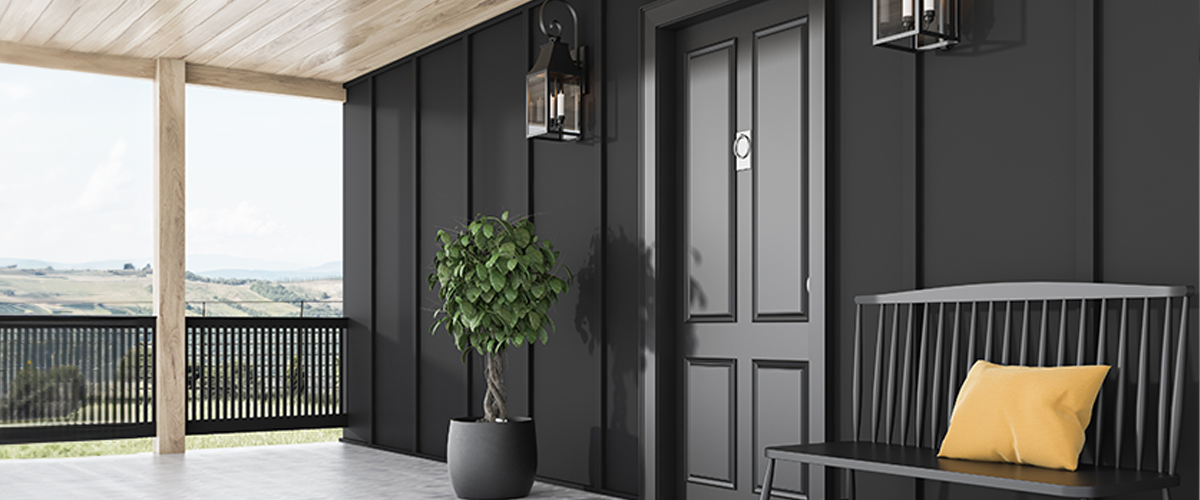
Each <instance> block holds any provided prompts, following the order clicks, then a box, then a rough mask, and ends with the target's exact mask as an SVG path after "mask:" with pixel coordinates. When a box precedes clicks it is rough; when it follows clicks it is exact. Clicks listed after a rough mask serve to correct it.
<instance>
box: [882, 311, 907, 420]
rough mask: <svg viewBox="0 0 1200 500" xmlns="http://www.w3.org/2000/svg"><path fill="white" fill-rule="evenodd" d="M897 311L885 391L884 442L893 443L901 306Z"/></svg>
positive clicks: (893, 319)
mask: <svg viewBox="0 0 1200 500" xmlns="http://www.w3.org/2000/svg"><path fill="white" fill-rule="evenodd" d="M895 313H896V314H895V316H893V317H892V340H891V349H890V350H889V354H888V374H887V391H886V392H885V393H884V399H885V404H886V407H885V408H884V412H883V419H884V420H883V442H884V443H887V444H892V416H893V415H892V408H893V404H894V403H895V401H896V343H897V342H898V339H899V338H900V335H899V332H898V331H897V330H898V328H899V324H898V323H897V322H896V321H897V320H898V319H899V318H900V306H896V311H895ZM909 314H912V306H909Z"/></svg>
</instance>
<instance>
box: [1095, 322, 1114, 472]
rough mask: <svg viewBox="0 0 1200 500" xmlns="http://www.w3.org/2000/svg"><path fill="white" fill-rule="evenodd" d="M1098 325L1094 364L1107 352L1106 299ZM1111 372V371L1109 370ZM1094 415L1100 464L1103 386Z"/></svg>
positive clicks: (1102, 444)
mask: <svg viewBox="0 0 1200 500" xmlns="http://www.w3.org/2000/svg"><path fill="white" fill-rule="evenodd" d="M1099 321H1100V325H1099V333H1098V334H1097V335H1096V336H1097V339H1096V364H1098V365H1100V364H1104V360H1105V358H1107V357H1108V354H1107V353H1106V352H1105V349H1104V348H1105V345H1107V344H1108V341H1107V340H1108V299H1100V319H1099ZM1109 373H1110V374H1111V373H1112V372H1111V371H1110V372H1109ZM1092 413H1093V414H1095V415H1096V425H1094V426H1093V427H1095V433H1094V435H1095V438H1094V440H1095V443H1096V445H1095V453H1096V465H1100V464H1101V457H1103V454H1102V453H1101V452H1102V450H1103V449H1104V386H1103V385H1101V386H1100V392H1099V394H1097V395H1096V408H1095V410H1094V411H1093V412H1092Z"/></svg>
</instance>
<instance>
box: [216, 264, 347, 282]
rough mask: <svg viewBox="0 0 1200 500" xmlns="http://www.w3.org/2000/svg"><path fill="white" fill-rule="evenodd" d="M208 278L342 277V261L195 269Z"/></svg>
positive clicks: (277, 279)
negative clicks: (274, 267) (271, 267)
mask: <svg viewBox="0 0 1200 500" xmlns="http://www.w3.org/2000/svg"><path fill="white" fill-rule="evenodd" d="M193 272H195V273H196V274H198V275H200V276H204V277H208V278H226V279H237V278H241V279H252V280H272V281H283V280H310V279H330V278H339V279H340V278H341V277H342V262H341V261H337V262H328V263H325V264H321V265H319V266H317V267H309V268H304V269H297V270H290V271H289V270H284V271H268V270H263V269H213V270H210V271H193Z"/></svg>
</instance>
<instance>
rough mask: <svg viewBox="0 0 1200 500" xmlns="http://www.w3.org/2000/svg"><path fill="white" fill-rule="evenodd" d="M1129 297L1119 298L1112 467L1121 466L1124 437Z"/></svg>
mask: <svg viewBox="0 0 1200 500" xmlns="http://www.w3.org/2000/svg"><path fill="white" fill-rule="evenodd" d="M1128 316H1129V299H1121V327H1120V328H1119V329H1118V330H1117V406H1116V409H1117V415H1116V419H1117V422H1116V427H1115V430H1116V431H1117V432H1116V433H1117V435H1116V438H1115V439H1116V441H1115V444H1114V445H1113V448H1114V451H1113V453H1114V459H1113V467H1117V468H1120V467H1121V447H1122V444H1123V441H1124V437H1125V338H1126V335H1125V331H1126V330H1127V328H1126V320H1127V318H1128Z"/></svg>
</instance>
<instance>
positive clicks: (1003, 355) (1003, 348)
mask: <svg viewBox="0 0 1200 500" xmlns="http://www.w3.org/2000/svg"><path fill="white" fill-rule="evenodd" d="M1011 345H1012V301H1011V300H1009V301H1006V302H1005V303H1004V343H1003V344H1001V345H1000V364H1002V365H1007V364H1008V351H1009V347H1010V346H1011Z"/></svg>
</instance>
